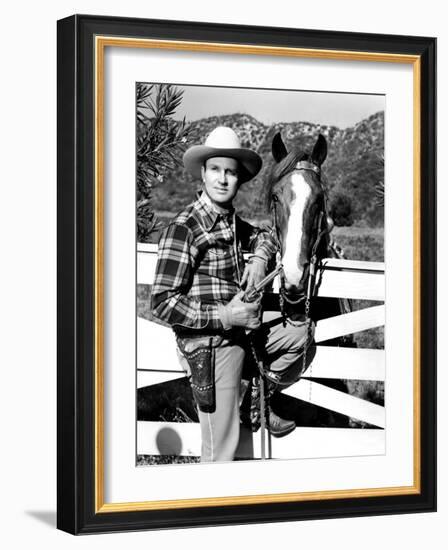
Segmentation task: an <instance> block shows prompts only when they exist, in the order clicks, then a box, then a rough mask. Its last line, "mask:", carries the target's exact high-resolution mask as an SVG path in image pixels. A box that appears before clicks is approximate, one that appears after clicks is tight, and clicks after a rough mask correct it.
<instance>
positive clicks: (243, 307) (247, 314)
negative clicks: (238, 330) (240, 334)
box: [219, 291, 261, 330]
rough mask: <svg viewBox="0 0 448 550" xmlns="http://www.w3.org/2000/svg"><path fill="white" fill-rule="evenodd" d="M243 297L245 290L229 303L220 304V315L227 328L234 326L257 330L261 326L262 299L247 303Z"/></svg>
mask: <svg viewBox="0 0 448 550" xmlns="http://www.w3.org/2000/svg"><path fill="white" fill-rule="evenodd" d="M243 297H244V292H243V291H241V292H239V293H238V294H237V295H236V296H234V297H233V298H232V300H231V301H230V302H229V303H228V304H227V305H219V317H220V319H221V322H222V324H223V327H224V328H225V329H226V330H228V329H230V328H232V327H243V328H245V329H249V330H255V329H257V328H258V327H259V326H260V324H261V321H260V316H261V315H260V314H261V305H260V301H259V300H257V301H256V302H251V303H246V302H243Z"/></svg>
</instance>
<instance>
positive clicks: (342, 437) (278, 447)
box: [137, 244, 385, 458]
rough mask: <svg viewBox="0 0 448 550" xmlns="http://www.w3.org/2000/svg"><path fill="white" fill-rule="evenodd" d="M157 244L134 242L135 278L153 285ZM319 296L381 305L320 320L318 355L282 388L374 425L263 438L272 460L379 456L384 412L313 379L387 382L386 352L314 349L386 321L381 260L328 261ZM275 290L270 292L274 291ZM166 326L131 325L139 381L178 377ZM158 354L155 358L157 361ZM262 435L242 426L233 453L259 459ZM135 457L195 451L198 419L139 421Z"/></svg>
mask: <svg viewBox="0 0 448 550" xmlns="http://www.w3.org/2000/svg"><path fill="white" fill-rule="evenodd" d="M156 258H157V246H156V245H148V244H139V245H138V251H137V281H138V283H142V284H152V282H153V278H154V272H155V264H156ZM319 277H320V279H321V280H320V285H319V289H318V295H319V296H321V297H335V298H336V297H341V298H351V299H363V300H372V301H375V302H379V304H378V305H375V306H373V307H368V308H365V309H362V310H358V311H353V312H351V313H347V314H343V315H338V316H336V317H331V318H328V319H323V320H321V321H319V322H318V323H317V326H316V331H315V342H316V354H315V357H314V359H313V362H312V364H311V365H310V367H309V368H308V370H307V371H306V372H305V373H304V376H305V377H307V378H309V380H307V379H301V380H299V382H297V383H296V384H294V385H292V386H290V387H289V388H287V389H286V390H284V393H285V394H287V395H290V396H292V397H295V398H298V399H301V400H303V401H306V402H310V403H312V404H314V405H318V406H320V407H324V408H326V409H329V410H331V411H335V412H337V413H341V414H344V415H347V416H350V417H352V418H356V419H358V420H361V421H363V422H367V423H369V424H371V425H373V426H376V427H377V428H376V429H357V428H302V427H298V428H296V430H294V432H292V433H291V434H289V435H288V436H286V437H284V438H281V439H275V438H272V439H270V440H269V451H270V456H271V457H272V458H309V457H332V456H341V455H343V456H355V455H372V454H383V453H384V452H385V430H384V428H385V409H384V407H382V406H379V405H376V404H374V403H371V402H369V401H366V400H363V399H360V398H358V397H354V396H351V395H349V394H347V393H344V392H341V391H339V390H335V389H332V388H329V387H327V386H324V385H323V384H320V383H318V382H316V381H315V380H313V379H316V378H329V379H354V380H381V381H384V380H385V362H384V350H376V349H375V350H373V349H360V348H343V347H332V346H320V345H319V343H321V342H324V341H325V340H331V339H333V338H337V337H340V336H344V335H348V334H352V333H355V332H358V331H362V330H366V329H369V328H374V327H379V326H383V325H384V288H385V285H384V264H383V263H380V262H361V261H351V260H335V259H330V258H329V259H326V260H324V262H323V266H322V270H321V273H320V274H319ZM275 290H276V289H275V287H274V291H275ZM381 302H383V303H381ZM175 348H176V346H175V341H174V337H173V334H172V331H171V330H170V329H167V328H165V327H162V326H161V325H158V324H155V323H152V322H150V321H147V320H145V319H142V318H138V322H137V386H138V387H139V388H141V387H145V386H153V385H155V384H160V383H162V382H167V381H169V380H174V379H176V378H181V377H183V376H184V373H183V371H182V369H181V368H180V365H179V362H178V358H177V354H176V351H175ZM155 359H156V360H155ZM259 438H260V432H257V433H255V434H252V433H251V432H249V431H248V430H245V429H243V430H242V432H241V437H240V445H239V449H238V452H237V456H239V457H242V458H251V457H255V458H256V457H259V456H260V448H261V446H260V441H259ZM137 452H138V454H152V455H159V454H176V455H184V456H199V455H200V433H199V424H196V423H175V422H148V421H139V422H138V423H137Z"/></svg>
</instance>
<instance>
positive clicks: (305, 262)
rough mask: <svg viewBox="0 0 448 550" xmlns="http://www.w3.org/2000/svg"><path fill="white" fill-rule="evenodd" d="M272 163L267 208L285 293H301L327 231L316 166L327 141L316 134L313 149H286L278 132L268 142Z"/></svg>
mask: <svg viewBox="0 0 448 550" xmlns="http://www.w3.org/2000/svg"><path fill="white" fill-rule="evenodd" d="M272 154H273V156H274V160H275V161H276V164H275V165H274V167H273V169H272V173H271V177H270V181H269V187H270V193H269V198H270V201H271V209H272V211H273V213H274V222H273V223H274V224H275V226H276V228H275V229H276V232H277V237H278V240H279V245H280V253H281V258H282V264H283V269H284V277H285V289H286V291H287V292H288V294H292V295H300V294H303V293H304V292H305V290H306V289H305V285H306V280H307V277H308V272H309V265H310V260H311V256H312V255H313V254H316V255H317V256H319V255H323V254H324V253H325V250H326V244H327V240H326V238H324V239H321V238H320V237H321V236H322V234H323V233H325V232H326V231H328V229H329V227H328V226H327V223H328V222H327V218H326V215H325V196H324V190H323V188H322V184H321V179H320V167H321V165H322V163H323V162H324V161H325V158H326V156H327V141H326V139H325V138H324V137H323V136H322V135H319V137H318V139H317V141H316V143H315V145H314V148H313V151H312V152H311V154H308V153H306V152H303V151H292V152H289V153H288V151H287V149H286V147H285V145H284V143H283V140H282V138H281V136H280V133H278V134H276V135H275V137H274V139H273V141H272Z"/></svg>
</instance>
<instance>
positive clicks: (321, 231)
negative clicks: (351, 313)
mask: <svg viewBox="0 0 448 550" xmlns="http://www.w3.org/2000/svg"><path fill="white" fill-rule="evenodd" d="M294 169H295V170H309V171H311V172H314V173H315V174H317V176H318V177H319V181H320V174H321V171H320V167H319V166H317V165H316V164H314V163H312V162H309V161H306V160H302V161H299V162H298V163H297V164H296V166H295V167H294ZM278 200H279V199H278V196H277V195H276V194H275V193H273V194H272V203H271V215H272V222H273V223H272V237H273V240H274V242H275V245H276V248H277V253H276V268H275V269H276V271H278V273H279V277H280V288H279V302H280V312H281V315H282V319H283V326H286V324H289V325H291V326H293V327H298V326H301V325H302V324H303V322H300V321H294V320H293V319H291V318H290V317H289V316H288V314H287V313H286V307H285V305H286V303H288V304H290V305H297V304H300V303H301V302H303V301H304V302H305V323H306V335H307V336H306V341H305V344H304V351H303V354H302V373H303V372H304V371H305V369H306V360H307V351H308V348H309V346H310V345H311V341H312V335H311V317H310V311H311V300H312V298H313V295H314V291H315V286H316V271H317V265H318V263H319V261H320V258H319V257H318V254H317V252H318V249H319V245H320V243H321V241H322V238H323V237H324V236H325V235H326V234H327V233H329V229H328V225H327V223H324V221H325V220H326V218H327V211H326V208H325V201H324V203H323V207H322V208H321V210H320V211H319V219H318V223H317V232H316V238H315V240H314V243H313V246H312V248H311V256H310V263H309V270H308V280H307V285H306V287H307V291H306V294H304V295H303V296H299V298H297V299H295V300H293V299H291V298H290V297H289V296H288V294H287V292H286V287H285V271H284V269H283V265H282V247H281V242H280V238H279V233H278V224H277V219H278V216H277V203H278ZM310 388H311V386H310ZM310 391H311V389H310ZM310 399H311V396H310Z"/></svg>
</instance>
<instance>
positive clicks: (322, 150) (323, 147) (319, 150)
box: [311, 134, 327, 166]
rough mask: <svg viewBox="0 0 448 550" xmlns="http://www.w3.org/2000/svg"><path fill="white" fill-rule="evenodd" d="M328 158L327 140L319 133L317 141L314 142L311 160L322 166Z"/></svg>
mask: <svg viewBox="0 0 448 550" xmlns="http://www.w3.org/2000/svg"><path fill="white" fill-rule="evenodd" d="M326 158H327V140H326V139H325V137H324V136H323V135H322V134H319V137H318V138H317V141H316V143H315V144H314V148H313V152H312V153H311V160H312V161H313V162H314V164H317V166H321V165H322V164H323V163H324V161H325V159H326Z"/></svg>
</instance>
